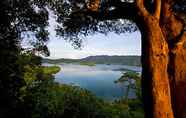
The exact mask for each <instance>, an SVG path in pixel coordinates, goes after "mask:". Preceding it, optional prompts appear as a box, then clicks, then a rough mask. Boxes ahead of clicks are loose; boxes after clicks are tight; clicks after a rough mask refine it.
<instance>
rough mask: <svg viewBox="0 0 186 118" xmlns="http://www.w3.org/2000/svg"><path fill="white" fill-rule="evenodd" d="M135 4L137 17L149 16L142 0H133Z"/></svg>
mask: <svg viewBox="0 0 186 118" xmlns="http://www.w3.org/2000/svg"><path fill="white" fill-rule="evenodd" d="M135 4H136V7H137V9H138V10H139V11H138V13H139V15H142V16H148V15H149V12H148V11H147V9H146V8H145V6H144V0H135Z"/></svg>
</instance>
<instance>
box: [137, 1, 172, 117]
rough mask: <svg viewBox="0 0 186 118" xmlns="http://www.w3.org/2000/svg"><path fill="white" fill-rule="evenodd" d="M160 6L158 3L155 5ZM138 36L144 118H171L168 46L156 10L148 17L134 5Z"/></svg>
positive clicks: (144, 11)
mask: <svg viewBox="0 0 186 118" xmlns="http://www.w3.org/2000/svg"><path fill="white" fill-rule="evenodd" d="M156 4H157V5H161V4H160V3H156ZM136 6H137V11H139V12H138V16H139V19H140V21H137V22H139V23H137V24H138V26H139V28H140V30H141V33H142V68H143V71H142V94H143V98H144V106H145V117H146V118H173V117H174V116H173V111H172V105H171V95H170V86H169V79H168V73H167V69H168V59H169V52H168V44H167V42H166V40H165V38H164V35H163V33H162V30H161V27H160V25H159V17H160V7H157V10H156V12H155V14H154V15H151V14H150V13H149V12H148V11H147V10H146V9H145V7H144V5H143V0H138V1H136Z"/></svg>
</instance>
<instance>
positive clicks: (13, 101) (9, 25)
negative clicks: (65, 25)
mask: <svg viewBox="0 0 186 118" xmlns="http://www.w3.org/2000/svg"><path fill="white" fill-rule="evenodd" d="M0 6H1V8H0V17H1V21H0V47H1V49H0V55H1V56H0V76H1V77H0V93H1V95H0V116H1V117H3V118H4V117H5V118H8V117H21V115H23V112H22V110H23V108H22V105H21V101H20V99H19V97H20V88H21V87H22V86H23V85H24V84H25V82H24V80H23V72H24V69H23V65H21V64H20V63H18V60H19V57H20V55H21V52H22V51H23V49H22V47H21V45H20V42H21V40H22V38H23V37H24V36H26V35H25V34H28V35H30V33H33V36H35V38H36V39H38V40H37V41H36V42H33V44H34V46H35V48H34V50H37V51H42V50H43V49H45V51H46V48H45V41H47V39H48V38H47V35H48V33H47V30H46V29H45V28H46V26H47V25H48V12H47V10H46V8H45V7H43V6H46V5H44V3H42V2H40V1H36V0H34V1H33V0H1V1H0ZM36 8H37V9H38V10H36ZM24 51H25V50H24ZM45 51H44V52H45Z"/></svg>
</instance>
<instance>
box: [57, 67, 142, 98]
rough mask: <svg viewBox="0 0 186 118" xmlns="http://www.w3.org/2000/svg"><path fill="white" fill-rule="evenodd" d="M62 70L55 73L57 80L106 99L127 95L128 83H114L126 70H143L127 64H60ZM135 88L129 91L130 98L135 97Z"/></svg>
mask: <svg viewBox="0 0 186 118" xmlns="http://www.w3.org/2000/svg"><path fill="white" fill-rule="evenodd" d="M59 66H60V67H61V71H60V72H59V73H57V74H55V81H56V82H59V83H63V84H69V85H74V86H80V87H81V88H85V89H87V90H89V91H91V92H93V93H94V94H96V95H97V96H98V97H100V98H103V99H105V100H116V99H120V98H122V97H123V96H124V95H125V92H126V88H127V84H128V83H117V84H116V83H114V81H115V80H117V79H119V78H120V77H121V75H122V73H123V72H124V71H121V69H122V70H124V69H127V70H133V71H137V72H141V68H140V67H135V66H125V65H105V64H97V65H96V66H85V65H78V64H60V65H59ZM135 97H136V96H135V92H134V90H131V91H130V92H129V98H135Z"/></svg>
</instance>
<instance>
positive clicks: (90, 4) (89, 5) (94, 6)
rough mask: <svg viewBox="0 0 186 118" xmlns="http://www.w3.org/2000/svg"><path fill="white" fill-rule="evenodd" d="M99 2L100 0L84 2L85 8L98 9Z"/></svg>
mask: <svg viewBox="0 0 186 118" xmlns="http://www.w3.org/2000/svg"><path fill="white" fill-rule="evenodd" d="M100 4H101V0H89V1H88V2H87V4H86V6H87V9H89V10H90V11H94V12H96V11H98V10H99V7H100Z"/></svg>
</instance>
